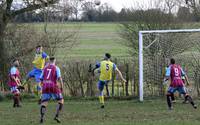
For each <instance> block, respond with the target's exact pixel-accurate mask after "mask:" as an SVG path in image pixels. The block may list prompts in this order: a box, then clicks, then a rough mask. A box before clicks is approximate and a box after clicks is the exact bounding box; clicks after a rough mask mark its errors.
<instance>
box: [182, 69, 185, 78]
mask: <svg viewBox="0 0 200 125" xmlns="http://www.w3.org/2000/svg"><path fill="white" fill-rule="evenodd" d="M181 76H185V72H184V71H183V69H182V68H181Z"/></svg>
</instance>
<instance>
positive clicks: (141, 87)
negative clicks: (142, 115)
mask: <svg viewBox="0 0 200 125" xmlns="http://www.w3.org/2000/svg"><path fill="white" fill-rule="evenodd" d="M192 32H200V29H177V30H142V31H139V40H138V41H139V101H141V102H142V101H143V100H144V75H143V74H144V72H143V68H144V65H143V58H144V57H143V49H144V47H143V44H144V41H143V36H144V35H145V34H164V33H192Z"/></svg>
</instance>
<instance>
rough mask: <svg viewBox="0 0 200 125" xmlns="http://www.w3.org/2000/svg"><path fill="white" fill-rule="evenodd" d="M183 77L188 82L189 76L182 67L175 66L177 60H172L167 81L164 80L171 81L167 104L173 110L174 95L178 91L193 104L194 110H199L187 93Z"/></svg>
mask: <svg viewBox="0 0 200 125" xmlns="http://www.w3.org/2000/svg"><path fill="white" fill-rule="evenodd" d="M182 76H185V80H186V81H187V82H188V78H187V75H186V74H185V72H184V71H183V70H182V68H181V67H180V65H177V64H175V59H173V58H172V59H171V60H170V66H169V67H168V68H167V70H166V74H165V79H164V81H167V80H168V79H171V84H170V86H169V88H168V92H167V104H168V107H169V110H172V109H173V107H172V94H174V93H175V92H176V91H178V92H179V93H180V94H183V95H184V96H185V99H186V100H188V101H189V102H190V103H191V105H192V106H193V108H195V109H196V108H197V106H196V105H195V103H194V102H193V99H192V97H191V96H190V95H189V94H187V93H186V90H185V87H184V83H183V80H182Z"/></svg>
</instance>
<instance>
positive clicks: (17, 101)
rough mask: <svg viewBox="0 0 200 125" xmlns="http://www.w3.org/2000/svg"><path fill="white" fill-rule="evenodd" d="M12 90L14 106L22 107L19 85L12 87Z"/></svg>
mask: <svg viewBox="0 0 200 125" xmlns="http://www.w3.org/2000/svg"><path fill="white" fill-rule="evenodd" d="M11 92H12V93H13V107H21V105H20V92H19V90H18V89H17V87H12V88H11Z"/></svg>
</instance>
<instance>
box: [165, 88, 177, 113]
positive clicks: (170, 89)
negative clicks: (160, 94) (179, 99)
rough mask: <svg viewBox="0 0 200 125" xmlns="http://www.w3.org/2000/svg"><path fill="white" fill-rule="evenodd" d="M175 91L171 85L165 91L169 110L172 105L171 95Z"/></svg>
mask: <svg viewBox="0 0 200 125" xmlns="http://www.w3.org/2000/svg"><path fill="white" fill-rule="evenodd" d="M175 91H176V89H175V88H173V87H169V89H168V91H167V105H168V108H169V110H172V109H173V106H172V95H173V94H174V92H175Z"/></svg>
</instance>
